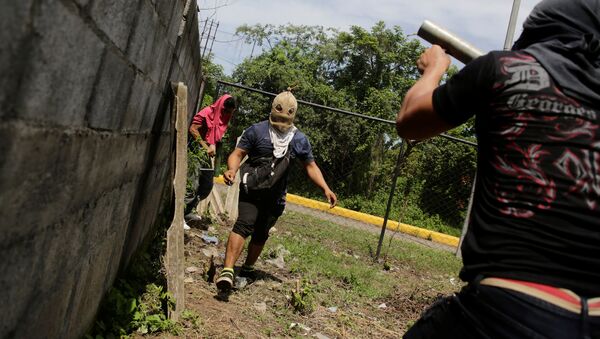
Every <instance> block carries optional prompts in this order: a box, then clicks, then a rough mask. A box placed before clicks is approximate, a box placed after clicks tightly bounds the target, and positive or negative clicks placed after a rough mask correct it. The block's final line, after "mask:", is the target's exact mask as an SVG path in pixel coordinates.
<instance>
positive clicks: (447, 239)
mask: <svg viewBox="0 0 600 339" xmlns="http://www.w3.org/2000/svg"><path fill="white" fill-rule="evenodd" d="M215 183H218V184H224V183H225V181H224V180H223V176H219V177H215ZM286 200H287V201H289V202H291V203H294V204H298V205H302V206H305V207H309V208H312V209H316V210H321V211H324V212H327V213H331V214H335V215H339V216H342V217H346V218H350V219H354V220H359V221H362V222H365V223H368V224H372V225H375V226H378V227H382V226H383V218H382V217H376V216H374V215H370V214H366V213H362V212H357V211H353V210H349V209H347V208H343V207H334V208H329V204H327V203H324V202H320V201H316V200H312V199H308V198H304V197H301V196H299V195H295V194H291V193H288V194H287V198H286ZM387 229H389V230H393V231H399V232H402V233H406V234H410V235H412V236H415V237H419V238H421V239H426V240H431V241H433V242H436V243H439V244H444V245H448V246H453V247H458V242H459V239H458V238H457V237H454V236H451V235H448V234H443V233H440V232H436V231H431V230H426V229H424V228H420V227H415V226H412V225H408V224H404V223H399V222H397V221H393V220H388V222H387Z"/></svg>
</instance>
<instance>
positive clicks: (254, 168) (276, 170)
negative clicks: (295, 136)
mask: <svg viewBox="0 0 600 339" xmlns="http://www.w3.org/2000/svg"><path fill="white" fill-rule="evenodd" d="M291 153H292V143H291V142H290V144H289V146H288V150H287V152H286V153H285V155H284V156H283V157H281V158H275V156H270V157H261V158H256V159H253V160H250V159H248V160H247V161H246V162H245V163H244V164H243V165H242V166H241V167H240V177H241V179H242V180H241V186H242V187H243V188H244V191H245V192H246V193H249V192H251V191H260V190H266V189H269V188H271V187H273V186H275V184H277V183H278V182H279V180H281V178H283V176H284V174H285V173H286V172H287V169H288V167H289V165H290V154H291Z"/></svg>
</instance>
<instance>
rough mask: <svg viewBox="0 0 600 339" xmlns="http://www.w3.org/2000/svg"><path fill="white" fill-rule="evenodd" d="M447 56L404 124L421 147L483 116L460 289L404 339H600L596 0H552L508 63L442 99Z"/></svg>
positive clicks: (459, 77) (599, 13)
mask: <svg viewBox="0 0 600 339" xmlns="http://www.w3.org/2000/svg"><path fill="white" fill-rule="evenodd" d="M449 64H450V59H449V57H448V56H447V55H446V54H445V53H444V51H443V50H442V49H441V48H440V47H439V46H433V47H432V48H430V49H429V50H427V51H426V52H425V53H424V54H423V55H422V56H421V57H420V59H419V61H418V62H417V65H418V67H419V69H420V70H421V71H422V77H421V78H420V79H419V80H418V81H417V83H416V84H415V85H414V86H413V87H412V88H411V89H410V90H409V91H408V93H407V95H406V97H405V99H404V102H403V104H402V108H401V110H400V112H399V113H398V117H397V125H396V127H397V130H398V134H399V135H400V136H402V137H405V138H411V139H420V138H425V137H429V136H433V135H436V134H438V133H440V132H443V131H445V130H448V129H450V128H452V127H454V126H457V125H459V124H461V123H463V122H465V121H466V120H467V119H469V118H470V117H471V116H473V115H475V117H476V120H475V127H476V130H477V139H478V176H479V178H478V180H477V184H476V187H475V196H474V199H473V209H472V212H471V218H470V224H469V230H468V232H467V234H466V236H465V239H464V242H463V244H462V254H463V264H464V266H463V269H462V270H461V272H460V277H461V279H462V280H464V281H466V282H467V283H468V285H467V286H465V287H464V288H463V289H462V290H461V291H460V292H459V293H457V294H456V295H454V296H451V297H448V298H443V299H441V300H439V301H438V302H436V303H435V304H434V305H433V306H432V307H431V308H430V309H429V310H427V311H426V312H425V314H423V316H422V317H421V319H419V320H418V321H417V322H416V323H415V325H414V326H413V327H412V328H411V329H410V330H409V331H408V332H407V333H406V334H405V338H600V0H545V1H542V2H540V3H539V4H538V5H537V6H536V7H535V8H534V10H533V11H532V12H531V14H530V15H529V17H528V18H527V20H526V21H525V23H524V25H523V33H522V34H521V37H520V38H519V39H518V40H517V42H516V43H515V45H514V46H513V50H512V51H495V52H490V53H489V54H487V55H485V56H482V57H480V58H477V59H475V60H474V61H472V62H471V63H469V64H468V65H466V66H465V67H464V68H463V69H462V70H461V71H460V72H459V73H458V74H456V75H455V76H454V77H452V78H451V79H450V80H449V81H448V82H446V83H445V84H443V85H441V86H439V87H438V83H439V81H440V79H441V77H442V76H443V75H444V73H445V72H446V70H447V68H448V66H449Z"/></svg>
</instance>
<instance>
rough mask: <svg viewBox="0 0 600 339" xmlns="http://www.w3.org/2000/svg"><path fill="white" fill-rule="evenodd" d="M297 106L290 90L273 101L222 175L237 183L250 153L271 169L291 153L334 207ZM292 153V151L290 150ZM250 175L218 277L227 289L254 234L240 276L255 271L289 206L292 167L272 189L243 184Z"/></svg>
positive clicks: (221, 286)
mask: <svg viewBox="0 0 600 339" xmlns="http://www.w3.org/2000/svg"><path fill="white" fill-rule="evenodd" d="M297 109H298V103H297V101H296V98H294V96H293V95H292V93H291V92H290V91H289V90H288V91H285V92H282V93H280V94H279V95H277V96H276V97H275V99H274V100H273V104H272V108H271V114H270V116H269V120H265V121H261V122H259V123H256V124H254V125H252V126H250V127H249V128H248V129H247V130H245V131H244V133H243V135H242V137H241V138H240V141H239V143H238V145H237V147H236V148H235V150H234V151H233V152H232V153H231V155H230V156H229V158H228V160H227V168H228V169H227V171H226V172H225V173H224V174H223V177H224V179H225V182H226V183H227V184H228V185H231V184H233V181H234V178H235V175H236V172H237V171H238V169H239V168H240V162H241V161H242V159H243V158H244V157H245V156H246V155H247V156H248V160H247V162H249V163H260V160H262V159H267V160H269V161H267V163H266V164H267V165H269V168H270V167H271V166H270V165H271V164H274V163H275V162H274V159H282V158H284V157H288V156H289V157H290V158H291V159H298V160H300V161H301V162H302V164H303V165H304V168H305V169H306V173H307V175H308V177H309V178H310V179H311V180H312V181H313V182H314V183H315V185H317V186H318V187H320V188H321V189H322V190H323V194H324V195H325V198H326V199H327V201H328V202H329V204H330V208H332V207H334V206H335V205H336V203H337V197H336V196H335V193H333V192H332V191H331V189H329V186H328V185H327V183H326V182H325V179H324V178H323V174H322V173H321V170H320V169H319V167H318V166H317V164H316V162H315V159H314V157H313V154H312V149H311V146H310V142H309V141H308V138H307V137H306V135H304V133H302V132H300V131H299V130H298V129H297V128H296V127H295V126H294V124H293V122H294V118H295V116H296V111H297ZM288 152H289V153H290V154H287V153H288ZM274 171H275V170H274ZM271 174H272V175H273V174H274V173H273V172H271ZM247 175H248V174H246V175H244V176H243V177H242V180H241V181H242V182H241V184H240V197H239V201H238V218H237V221H236V222H235V224H234V225H233V229H232V231H231V232H230V233H229V238H228V240H227V249H226V253H225V263H224V268H223V270H222V271H221V274H220V275H219V277H218V278H217V281H216V283H217V287H218V288H219V290H225V291H227V290H229V289H231V288H232V287H233V285H234V270H233V267H234V265H235V263H236V261H237V259H238V258H239V256H240V254H241V252H242V250H243V248H244V242H245V240H246V238H247V237H248V236H250V237H251V241H250V244H249V245H248V255H247V256H246V261H245V263H244V265H243V266H242V268H241V271H240V274H241V275H242V276H247V277H252V276H253V275H254V274H253V272H254V268H253V267H254V263H255V262H256V260H257V259H258V257H259V255H260V253H261V252H262V249H263V247H264V245H265V242H266V241H267V239H268V237H269V229H270V228H271V227H272V226H273V225H275V222H276V221H277V218H279V216H280V215H281V214H282V213H283V210H284V208H285V196H286V193H287V180H288V178H287V176H288V172H287V170H286V171H285V172H283V175H282V176H281V177H280V178H279V179H278V180H276V181H275V182H274V183H273V185H272V186H271V187H268V188H261V189H252V188H248V186H247V185H244V183H246V182H247V177H245V176H247ZM261 179H262V178H261Z"/></svg>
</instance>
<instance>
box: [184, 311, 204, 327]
mask: <svg viewBox="0 0 600 339" xmlns="http://www.w3.org/2000/svg"><path fill="white" fill-rule="evenodd" d="M181 320H182V324H183V325H184V326H185V327H188V328H192V329H194V330H199V329H200V328H201V326H202V321H201V320H200V316H199V315H198V314H197V313H196V312H194V311H192V310H185V311H183V312H181Z"/></svg>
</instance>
